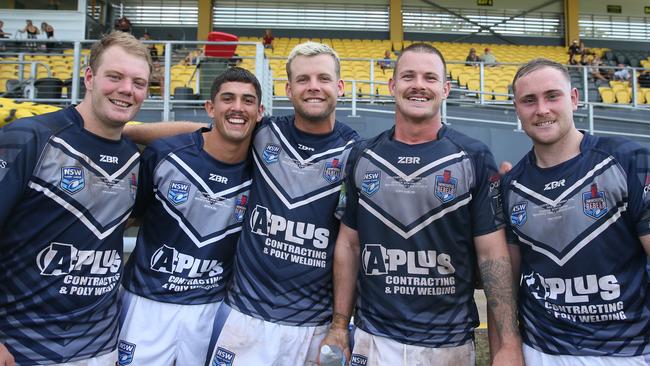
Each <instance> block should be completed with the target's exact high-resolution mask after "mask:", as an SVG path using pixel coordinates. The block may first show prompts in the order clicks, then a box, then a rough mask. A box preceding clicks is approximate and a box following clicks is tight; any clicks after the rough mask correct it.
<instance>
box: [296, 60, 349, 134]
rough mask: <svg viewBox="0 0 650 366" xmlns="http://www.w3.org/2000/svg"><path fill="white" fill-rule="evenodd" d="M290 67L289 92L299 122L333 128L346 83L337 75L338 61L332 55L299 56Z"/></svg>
mask: <svg viewBox="0 0 650 366" xmlns="http://www.w3.org/2000/svg"><path fill="white" fill-rule="evenodd" d="M290 67H291V73H290V75H291V76H290V79H289V81H288V82H287V86H286V89H287V96H288V97H289V100H290V101H291V103H292V104H293V108H294V109H295V111H296V122H297V123H304V124H305V125H312V127H316V126H315V125H319V126H320V125H324V126H327V127H328V129H329V128H330V127H329V126H330V124H332V123H333V122H334V109H335V108H336V99H337V98H338V97H339V96H341V95H343V81H342V80H341V79H339V77H338V76H337V74H336V66H335V61H334V58H333V57H332V55H328V54H319V55H316V56H302V55H301V56H296V57H295V58H294V59H293V60H292V61H291V65H290ZM310 129H311V128H310Z"/></svg>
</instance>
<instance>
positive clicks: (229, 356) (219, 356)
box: [212, 347, 235, 366]
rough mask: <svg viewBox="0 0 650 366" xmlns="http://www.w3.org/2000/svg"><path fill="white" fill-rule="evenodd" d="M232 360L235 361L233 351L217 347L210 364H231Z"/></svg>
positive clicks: (216, 365) (222, 365)
mask: <svg viewBox="0 0 650 366" xmlns="http://www.w3.org/2000/svg"><path fill="white" fill-rule="evenodd" d="M233 361H235V353H233V352H230V351H228V350H227V349H225V348H222V347H217V350H216V352H215V354H214V358H213V359H212V366H232V363H233Z"/></svg>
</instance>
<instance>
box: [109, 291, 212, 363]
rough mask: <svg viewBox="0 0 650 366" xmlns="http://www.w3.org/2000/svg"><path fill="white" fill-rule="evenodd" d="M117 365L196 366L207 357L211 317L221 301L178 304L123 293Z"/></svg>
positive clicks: (127, 292) (126, 292)
mask: <svg viewBox="0 0 650 366" xmlns="http://www.w3.org/2000/svg"><path fill="white" fill-rule="evenodd" d="M122 293H123V295H122V299H123V301H124V307H123V309H122V316H121V317H120V323H121V324H122V330H121V332H120V340H119V342H118V345H117V349H118V351H119V365H120V366H126V365H133V366H149V365H155V366H170V365H176V366H184V365H187V366H196V365H203V364H204V363H205V362H206V358H207V355H208V344H209V341H210V335H211V334H212V324H213V320H214V316H215V314H216V312H217V309H219V306H220V305H221V302H217V303H212V304H203V305H178V304H169V303H164V302H159V301H153V300H150V299H147V298H144V297H142V296H138V295H135V294H134V293H131V292H129V291H126V290H123V292H122Z"/></svg>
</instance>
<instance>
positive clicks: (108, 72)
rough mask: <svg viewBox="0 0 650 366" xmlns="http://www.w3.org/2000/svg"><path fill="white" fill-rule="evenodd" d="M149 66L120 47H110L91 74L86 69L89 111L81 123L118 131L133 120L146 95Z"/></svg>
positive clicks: (140, 58)
mask: <svg viewBox="0 0 650 366" xmlns="http://www.w3.org/2000/svg"><path fill="white" fill-rule="evenodd" d="M148 80H149V63H148V62H147V60H146V59H144V58H142V57H138V56H135V55H132V54H130V53H128V52H126V50H124V49H123V48H122V47H120V46H111V47H109V48H108V49H106V50H105V51H104V53H103V54H102V55H101V57H100V60H99V62H98V63H97V66H96V67H95V71H93V70H92V69H91V68H90V67H89V68H87V69H86V74H85V80H84V81H85V84H86V90H87V91H86V96H85V98H84V101H83V103H87V104H88V105H89V106H90V107H91V108H89V110H90V115H87V116H84V117H85V119H87V120H85V121H84V122H85V123H91V124H94V123H98V124H99V125H101V127H100V128H116V127H122V126H123V125H124V124H126V123H127V122H128V121H130V120H132V119H133V117H135V115H136V113H137V112H138V111H139V110H140V107H141V106H142V102H143V100H144V98H145V96H146V95H147V89H148Z"/></svg>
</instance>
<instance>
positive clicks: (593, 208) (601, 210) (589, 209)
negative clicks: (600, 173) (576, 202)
mask: <svg viewBox="0 0 650 366" xmlns="http://www.w3.org/2000/svg"><path fill="white" fill-rule="evenodd" d="M582 211H583V212H584V213H585V215H587V216H589V217H591V218H593V219H596V220H598V219H599V218H601V217H603V215H604V214H606V213H607V201H605V192H603V191H599V190H598V186H597V185H596V183H594V184H592V185H591V190H589V192H583V193H582Z"/></svg>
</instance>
